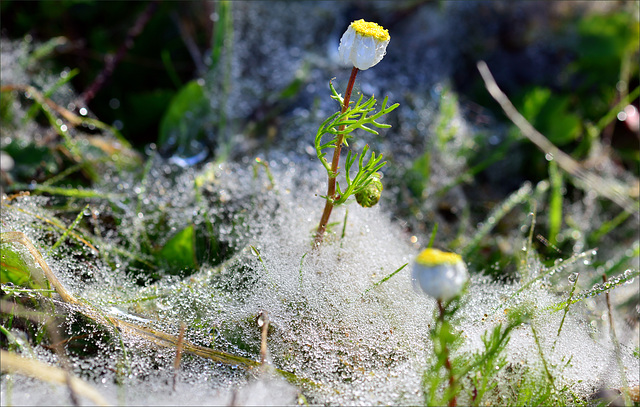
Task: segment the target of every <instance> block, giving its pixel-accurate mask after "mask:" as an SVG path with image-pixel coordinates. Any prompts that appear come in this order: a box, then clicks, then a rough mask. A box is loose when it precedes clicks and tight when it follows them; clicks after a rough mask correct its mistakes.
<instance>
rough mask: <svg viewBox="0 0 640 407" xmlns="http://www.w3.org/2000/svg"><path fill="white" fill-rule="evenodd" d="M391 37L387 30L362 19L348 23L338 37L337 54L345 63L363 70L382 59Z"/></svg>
mask: <svg viewBox="0 0 640 407" xmlns="http://www.w3.org/2000/svg"><path fill="white" fill-rule="evenodd" d="M390 40H391V37H390V36H389V31H388V30H385V29H384V28H382V26H380V25H378V24H376V23H370V22H367V21H364V20H362V19H360V20H356V21H354V22H352V23H351V24H350V25H349V28H347V31H345V33H344V34H343V35H342V38H341V39H340V47H339V48H338V54H339V56H340V61H341V62H342V63H343V64H345V65H353V66H355V67H356V68H358V69H360V70H361V71H364V70H365V69H369V68H371V67H372V66H374V65H375V64H377V63H378V62H380V61H381V60H382V58H383V57H384V55H385V54H386V52H387V45H389V41H390Z"/></svg>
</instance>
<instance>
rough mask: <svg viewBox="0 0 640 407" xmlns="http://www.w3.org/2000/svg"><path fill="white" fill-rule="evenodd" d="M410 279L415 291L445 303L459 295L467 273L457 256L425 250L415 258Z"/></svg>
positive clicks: (436, 250) (460, 258)
mask: <svg viewBox="0 0 640 407" xmlns="http://www.w3.org/2000/svg"><path fill="white" fill-rule="evenodd" d="M411 279H412V280H413V286H414V287H415V288H416V289H418V288H419V289H420V290H422V291H424V293H425V294H427V295H429V296H431V297H433V298H435V299H436V300H441V301H445V302H446V301H449V300H452V299H453V298H455V297H456V296H457V295H458V294H460V292H461V290H462V288H463V287H464V285H465V283H466V282H467V280H468V279H469V273H468V272H467V268H466V266H465V265H464V262H463V261H462V257H460V256H459V255H457V254H455V253H447V252H443V251H440V250H438V249H425V250H423V251H422V253H420V254H419V255H418V257H416V260H415V262H414V264H413V271H412V272H411Z"/></svg>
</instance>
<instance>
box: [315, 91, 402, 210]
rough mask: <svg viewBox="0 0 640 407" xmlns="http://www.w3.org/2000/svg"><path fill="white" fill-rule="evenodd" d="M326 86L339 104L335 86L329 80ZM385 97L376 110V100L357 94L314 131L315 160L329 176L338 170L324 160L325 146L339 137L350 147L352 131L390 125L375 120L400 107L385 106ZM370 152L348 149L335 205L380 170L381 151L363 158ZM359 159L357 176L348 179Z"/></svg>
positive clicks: (369, 181)
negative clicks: (325, 139)
mask: <svg viewBox="0 0 640 407" xmlns="http://www.w3.org/2000/svg"><path fill="white" fill-rule="evenodd" d="M329 88H330V89H331V93H332V96H331V97H332V98H333V99H334V100H336V101H337V102H338V103H340V106H342V103H343V98H342V96H340V95H339V94H338V92H336V89H335V88H334V87H333V84H332V83H331V82H329ZM387 102H388V98H386V97H385V98H384V100H383V102H382V107H381V109H380V110H379V111H377V112H376V111H375V105H376V99H375V98H374V97H371V98H369V99H368V100H366V101H363V95H360V97H359V98H358V100H357V101H356V102H355V104H354V105H353V106H351V103H350V106H349V108H348V109H347V110H346V111H345V112H344V113H342V112H341V111H338V112H336V113H334V114H332V115H331V116H329V117H328V118H327V119H326V120H325V121H324V122H322V124H321V125H320V127H319V128H318V132H317V133H316V138H315V147H316V155H317V156H318V159H319V160H320V162H321V163H322V165H323V166H324V168H325V169H326V170H327V175H328V176H329V178H336V177H337V176H338V172H334V171H332V169H331V163H330V162H329V161H328V160H327V159H326V155H327V153H326V151H325V150H326V149H328V148H330V149H333V148H335V147H336V144H337V143H338V142H339V141H338V140H339V139H340V137H341V136H342V143H344V145H345V146H347V147H348V146H349V142H348V140H349V139H351V138H353V135H352V134H351V133H352V132H353V131H354V130H357V129H362V130H364V131H367V132H369V133H372V134H378V132H377V131H376V130H374V127H377V128H389V127H391V125H389V124H384V123H379V122H377V121H376V120H377V119H379V118H380V117H382V116H384V115H385V114H387V113H389V112H391V111H392V110H394V109H395V108H396V107H398V106H399V104H398V103H396V104H394V105H391V106H388V107H387ZM342 126H344V129H343V130H341V127H342ZM326 135H331V138H330V139H329V140H328V141H324V142H323V138H325V136H326ZM368 151H369V146H368V145H367V146H365V147H364V149H363V151H362V153H361V154H358V153H355V154H354V153H353V152H352V151H349V153H348V154H347V161H346V164H345V168H346V172H345V178H346V181H347V187H346V189H345V190H342V189H340V185H338V186H337V189H336V193H337V195H336V199H334V200H333V204H334V205H340V204H342V203H344V202H345V201H346V200H347V199H348V198H349V197H350V196H352V195H354V194H356V193H358V192H359V191H361V190H362V189H364V188H365V187H366V186H367V185H369V183H371V181H372V175H373V174H374V173H375V172H376V171H378V170H379V169H381V168H382V167H383V166H384V165H385V164H386V162H381V161H382V154H380V155H377V156H376V153H375V152H374V151H371V156H370V157H369V159H368V160H367V161H366V163H365V161H364V157H365V155H366V154H367V152H368ZM356 161H357V162H358V172H357V173H356V175H355V176H354V177H353V178H351V174H350V170H351V167H352V166H353V164H354V163H355V162H356ZM325 198H326V199H331V197H325Z"/></svg>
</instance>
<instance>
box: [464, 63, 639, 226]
mask: <svg viewBox="0 0 640 407" xmlns="http://www.w3.org/2000/svg"><path fill="white" fill-rule="evenodd" d="M477 66H478V71H480V75H481V76H482V79H483V80H484V83H485V86H486V87H487V91H489V94H491V96H492V97H493V98H494V99H495V101H496V102H498V104H500V107H502V110H503V111H504V113H505V114H506V115H507V117H508V118H509V120H511V121H512V122H513V124H515V125H516V127H518V129H520V131H521V132H522V134H523V135H524V136H525V137H527V138H528V139H529V140H530V141H531V142H532V143H533V144H535V145H536V146H537V147H538V148H539V149H540V150H542V152H543V153H545V154H547V155H550V156H552V157H553V159H554V160H555V161H556V162H557V163H558V166H559V167H560V168H562V169H563V170H564V171H566V172H568V173H569V174H571V175H572V176H573V177H575V178H577V179H578V180H580V181H582V182H583V183H584V184H585V185H586V187H588V188H589V189H593V190H594V191H596V192H597V193H599V194H600V195H602V196H604V197H606V198H608V199H610V200H611V201H613V202H615V203H616V204H618V205H620V206H621V207H622V208H623V209H624V210H626V211H627V212H629V213H633V214H635V216H636V217H638V218H640V213H639V212H638V210H637V208H638V202H636V201H634V200H633V199H631V198H629V196H628V194H625V193H624V192H623V191H622V189H623V188H624V187H623V186H621V185H616V183H615V182H613V180H605V179H603V178H602V177H599V176H598V175H596V174H593V173H591V172H589V171H587V170H586V169H584V168H583V167H582V166H581V165H580V164H579V163H578V162H577V161H575V160H574V159H573V158H571V156H569V155H568V154H566V153H565V152H563V151H562V150H560V149H559V148H558V147H556V146H555V145H553V143H551V142H550V141H549V139H547V138H546V137H545V136H544V135H542V133H540V132H539V131H538V130H536V129H535V128H534V127H533V126H532V125H531V123H529V122H528V121H527V119H526V118H525V117H524V116H522V115H521V114H520V112H518V110H517V109H516V108H515V106H513V103H511V101H510V100H509V98H508V97H507V95H505V94H504V92H502V90H500V88H499V87H498V84H497V83H496V81H495V79H494V78H493V75H492V74H491V71H489V67H488V66H487V64H486V63H485V62H484V61H479V62H478V65H477Z"/></svg>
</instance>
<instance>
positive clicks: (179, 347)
mask: <svg viewBox="0 0 640 407" xmlns="http://www.w3.org/2000/svg"><path fill="white" fill-rule="evenodd" d="M185 328H186V325H185V324H184V322H181V323H180V333H179V334H178V344H177V345H176V358H175V360H174V361H173V391H176V384H177V383H178V371H179V369H180V360H181V359H182V348H183V347H184V330H185Z"/></svg>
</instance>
